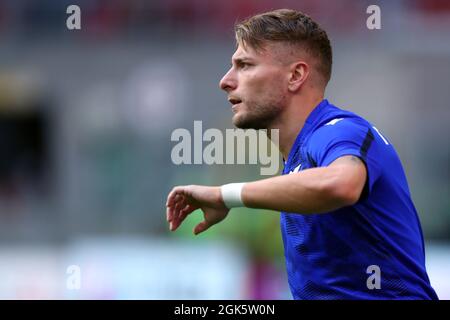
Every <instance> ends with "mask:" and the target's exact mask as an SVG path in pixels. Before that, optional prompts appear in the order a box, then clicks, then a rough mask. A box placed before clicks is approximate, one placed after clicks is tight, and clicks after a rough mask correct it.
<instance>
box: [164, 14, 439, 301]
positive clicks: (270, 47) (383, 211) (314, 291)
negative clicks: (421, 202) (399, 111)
mask: <svg viewBox="0 0 450 320" xmlns="http://www.w3.org/2000/svg"><path fill="white" fill-rule="evenodd" d="M235 34H236V41H237V49H236V52H235V53H234V55H233V57H232V64H231V68H230V70H229V71H228V72H227V74H225V76H224V77H223V78H222V80H221V81H220V87H221V88H222V89H223V90H225V91H226V92H227V94H228V100H229V101H230V103H231V104H232V105H233V106H232V111H233V113H234V115H233V124H234V125H235V126H236V127H238V128H244V129H246V128H253V129H268V131H269V130H270V129H279V149H280V152H281V153H282V156H283V159H284V161H285V162H284V170H283V175H282V176H278V177H272V178H269V179H263V180H259V181H254V182H247V183H232V184H226V185H223V186H218V187H208V186H197V185H189V186H177V187H175V188H173V189H172V191H171V192H170V193H169V195H168V198H167V203H166V206H167V220H168V222H169V225H170V229H171V230H176V229H177V228H178V227H179V226H180V224H181V223H182V222H183V220H184V219H185V218H186V216H188V215H189V214H190V213H192V212H193V211H194V210H196V209H201V210H202V211H203V215H204V221H202V222H201V223H199V224H198V225H197V226H196V227H195V229H194V233H195V234H198V233H200V232H203V231H205V230H207V229H208V228H210V227H211V226H212V225H214V224H216V223H218V222H220V221H222V220H223V219H225V218H226V217H227V215H228V212H229V210H230V209H231V208H233V207H239V206H245V207H249V208H264V209H272V210H277V211H281V219H280V221H281V232H282V238H283V243H284V252H285V258H286V268H287V274H288V281H289V286H290V289H291V292H292V295H293V297H294V299H437V295H436V293H435V291H434V290H433V288H432V287H431V285H430V281H429V278H428V275H427V272H426V269H425V250H424V241H423V235H422V230H421V226H420V221H419V218H418V215H417V212H416V209H415V207H414V204H413V202H412V200H411V195H410V192H409V189H408V184H407V180H406V177H405V173H404V171H403V168H402V165H401V162H400V160H399V157H398V156H397V153H396V151H395V150H394V147H393V146H392V144H391V143H390V142H389V140H387V138H386V137H384V136H383V135H382V133H380V131H379V130H378V129H377V128H376V127H374V126H373V125H372V124H371V123H369V122H368V121H366V120H365V119H363V118H361V117H360V116H358V115H356V114H354V113H352V112H349V111H345V110H342V109H340V108H338V107H336V106H334V105H333V104H331V103H330V102H329V101H328V100H326V99H324V91H325V87H326V85H327V83H328V81H329V80H330V76H331V64H332V51H331V45H330V41H329V39H328V36H327V34H326V32H325V31H324V30H323V29H321V27H320V26H319V25H318V24H317V23H316V22H315V21H313V20H312V19H311V18H310V17H308V16H307V15H305V14H303V13H301V12H298V11H294V10H288V9H281V10H275V11H272V12H267V13H263V14H259V15H256V16H253V17H251V18H249V19H247V20H245V21H243V22H241V23H239V24H237V25H236V27H235ZM254 219H258V216H257V215H255V217H254ZM372 272H374V274H373V275H374V276H378V280H374V282H371V279H369V278H370V277H371V275H372ZM377 281H378V284H377Z"/></svg>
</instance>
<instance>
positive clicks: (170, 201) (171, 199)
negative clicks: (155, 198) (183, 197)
mask: <svg viewBox="0 0 450 320" xmlns="http://www.w3.org/2000/svg"><path fill="white" fill-rule="evenodd" d="M182 191H183V186H178V187H175V188H173V189H172V191H170V193H169V195H168V196H167V201H166V206H171V205H173V203H174V201H175V196H176V195H177V194H180V193H182Z"/></svg>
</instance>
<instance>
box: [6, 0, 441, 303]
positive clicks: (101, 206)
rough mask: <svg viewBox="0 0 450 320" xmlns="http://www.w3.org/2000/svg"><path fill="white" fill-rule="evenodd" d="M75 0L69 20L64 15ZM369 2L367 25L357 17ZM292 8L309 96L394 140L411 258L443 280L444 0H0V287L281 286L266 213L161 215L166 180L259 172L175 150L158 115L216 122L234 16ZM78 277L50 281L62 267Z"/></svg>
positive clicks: (175, 293) (189, 293)
mask: <svg viewBox="0 0 450 320" xmlns="http://www.w3.org/2000/svg"><path fill="white" fill-rule="evenodd" d="M70 4H77V5H79V6H80V8H81V25H82V30H77V31H69V30H68V29H67V28H66V19H67V17H68V14H66V8H67V6H68V5H70ZM370 4H378V5H379V6H380V7H381V19H382V29H381V30H375V31H370V30H368V29H367V28H366V19H367V17H368V15H367V14H366V8H367V6H368V5H370ZM281 7H289V8H295V9H300V10H303V11H304V12H306V13H308V14H310V15H311V16H313V17H314V18H315V19H317V20H318V21H319V22H320V23H321V24H322V25H323V26H324V27H325V29H326V30H327V31H328V33H329V36H330V38H331V41H332V45H333V49H334V66H333V77H332V81H331V83H330V85H329V88H328V91H327V97H328V98H329V99H330V100H331V101H332V102H334V103H335V104H337V105H339V106H342V107H346V108H348V109H350V110H353V111H355V112H357V113H360V114H361V115H363V116H365V117H367V118H368V119H369V120H371V121H372V122H373V123H374V124H376V125H377V127H378V128H379V129H380V130H382V131H383V133H385V135H386V136H388V137H389V139H390V141H391V142H392V143H393V144H394V145H395V147H396V148H397V150H398V152H399V153H400V156H401V159H402V161H403V164H404V166H405V169H406V173H407V175H408V178H409V183H410V188H411V192H412V194H413V199H414V201H415V203H416V206H417V209H418V211H419V213H420V217H421V221H422V226H423V228H424V233H425V238H426V245H427V266H428V271H429V275H430V278H431V282H432V284H433V286H434V287H435V289H436V291H437V292H438V295H439V296H440V298H447V299H448V298H450V280H449V279H450V277H449V275H450V271H449V270H450V190H449V180H450V170H449V163H450V153H449V150H450V147H449V136H450V126H449V125H448V124H449V120H450V119H449V118H450V117H449V116H450V107H449V104H448V101H450V90H449V88H448V86H449V83H450V72H449V71H450V33H449V32H448V31H449V30H450V2H449V1H445V0H443V1H438V0H410V1H357V0H355V1H350V0H343V1H317V0H304V1H300V0H262V1H261V0H251V1H237V0H227V1H202V0H165V1H144V0H128V1H125V0H124V1H118V0H111V1H106V0H95V1H93V0H85V1H75V0H70V1H68V0H54V1H50V0H41V1H32V0H29V1H22V0H20V1H17V0H1V1H0V154H1V156H0V298H3V299H186V298H188V299H290V298H291V296H290V293H289V291H288V288H287V282H286V277H285V271H284V259H283V257H282V254H283V252H282V244H281V238H280V234H279V216H278V215H277V214H273V213H269V212H267V214H258V213H256V212H254V211H252V210H247V209H239V210H236V211H234V212H232V213H231V214H230V216H229V218H228V219H227V220H226V221H225V222H223V223H222V224H220V225H217V226H215V227H214V228H212V229H211V230H210V231H209V232H207V233H205V234H204V235H200V236H197V237H194V236H193V235H192V233H191V230H192V228H193V226H194V225H195V224H196V223H197V222H198V221H199V219H200V214H196V215H194V216H192V217H191V218H190V219H189V220H187V222H186V224H185V225H184V226H182V227H181V228H180V231H179V232H177V233H173V234H172V233H169V232H168V227H167V225H166V222H165V206H164V205H165V199H166V195H167V192H168V191H169V190H170V189H171V187H172V186H174V185H176V184H215V185H220V184H223V183H226V182H231V181H237V180H246V179H257V178H260V176H259V175H258V174H259V167H258V166H243V165H234V166H232V165H215V166H206V165H190V166H186V165H184V166H176V165H173V164H172V162H171V159H170V152H171V149H172V147H173V146H174V143H173V142H171V141H170V136H171V133H172V131H173V130H174V129H176V128H186V129H188V130H190V131H191V130H192V128H193V121H194V120H202V121H203V127H204V128H221V129H225V128H232V124H231V113H230V108H229V105H228V102H227V101H226V98H225V94H223V93H222V92H221V91H220V90H219V89H218V81H219V79H220V78H221V76H222V75H223V74H224V73H225V71H226V70H227V69H228V66H229V61H230V57H231V55H232V53H233V51H234V39H233V31H232V26H233V24H234V22H235V21H237V20H239V19H242V18H244V17H247V16H249V15H251V14H254V13H257V12H261V11H267V10H269V9H275V8H281ZM71 265H75V266H78V267H79V268H80V270H81V288H80V289H79V290H73V288H70V287H68V286H67V281H68V279H69V277H70V276H71V274H70V272H68V267H69V266H71Z"/></svg>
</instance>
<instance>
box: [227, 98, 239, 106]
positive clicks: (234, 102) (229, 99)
mask: <svg viewBox="0 0 450 320" xmlns="http://www.w3.org/2000/svg"><path fill="white" fill-rule="evenodd" d="M228 101H229V102H230V103H231V104H232V105H236V104H239V103H241V102H242V100H241V99H238V98H228Z"/></svg>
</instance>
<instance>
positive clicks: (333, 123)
mask: <svg viewBox="0 0 450 320" xmlns="http://www.w3.org/2000/svg"><path fill="white" fill-rule="evenodd" d="M343 119H344V118H336V119H333V120H331V121H330V122H328V123H326V124H325V125H326V126H332V125H335V124H336V123H338V122H339V121H341V120H343Z"/></svg>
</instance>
